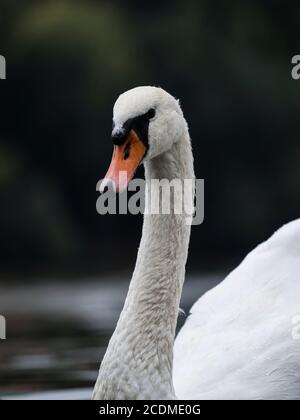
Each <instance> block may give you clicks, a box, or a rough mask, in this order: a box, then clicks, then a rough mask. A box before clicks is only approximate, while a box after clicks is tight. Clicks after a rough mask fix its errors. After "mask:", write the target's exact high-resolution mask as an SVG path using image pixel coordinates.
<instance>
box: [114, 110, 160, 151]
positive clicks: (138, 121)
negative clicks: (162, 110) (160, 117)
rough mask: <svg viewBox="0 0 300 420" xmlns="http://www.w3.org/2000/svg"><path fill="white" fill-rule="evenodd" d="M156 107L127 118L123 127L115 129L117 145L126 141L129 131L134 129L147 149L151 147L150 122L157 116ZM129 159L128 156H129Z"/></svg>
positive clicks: (115, 142)
mask: <svg viewBox="0 0 300 420" xmlns="http://www.w3.org/2000/svg"><path fill="white" fill-rule="evenodd" d="M155 113H156V112H155V109H154V108H151V109H150V110H149V111H148V112H146V114H143V115H139V116H137V117H135V118H131V119H129V120H127V121H126V122H125V123H124V124H123V127H122V129H120V130H118V131H117V132H115V130H113V135H112V140H113V143H114V144H115V145H116V146H120V145H122V144H124V143H125V141H126V139H127V136H128V133H129V132H130V130H134V131H135V132H136V134H137V135H138V137H139V139H140V140H141V141H142V142H143V143H144V145H145V146H146V149H147V150H148V148H149V124H150V120H151V119H153V118H154V117H155ZM127 159H128V157H127Z"/></svg>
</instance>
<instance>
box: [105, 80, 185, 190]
mask: <svg viewBox="0 0 300 420" xmlns="http://www.w3.org/2000/svg"><path fill="white" fill-rule="evenodd" d="M185 129H186V122H185V119H184V117H183V113H182V110H181V108H180V105H179V102H178V101H177V100H176V99H175V98H174V97H173V96H171V95H170V94H169V93H167V92H166V91H164V90H163V89H161V88H156V87H151V86H144V87H138V88H135V89H131V90H129V91H127V92H125V93H123V94H122V95H121V96H119V98H118V99H117V101H116V103H115V105H114V111H113V130H112V141H113V144H114V153H113V158H112V162H111V165H110V168H109V170H108V172H107V174H106V177H105V179H104V181H103V182H102V185H101V190H104V188H105V187H106V186H107V185H108V184H111V183H112V184H113V186H114V188H115V190H116V191H118V192H122V191H123V190H124V189H126V188H127V186H128V183H129V182H130V181H131V179H132V177H133V176H134V173H135V171H136V169H137V167H138V166H139V165H140V164H141V163H142V162H146V161H149V160H151V159H153V158H155V157H157V156H159V155H161V154H163V153H165V152H167V151H168V150H170V149H171V148H172V146H173V145H174V143H176V142H178V141H180V139H181V138H182V134H183V132H184V130H185ZM121 172H122V176H121V177H120V173H121ZM124 175H125V176H124Z"/></svg>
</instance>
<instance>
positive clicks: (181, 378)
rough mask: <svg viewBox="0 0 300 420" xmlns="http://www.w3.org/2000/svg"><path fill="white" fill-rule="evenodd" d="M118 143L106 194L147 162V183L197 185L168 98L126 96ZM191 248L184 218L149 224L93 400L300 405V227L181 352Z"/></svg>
mask: <svg viewBox="0 0 300 420" xmlns="http://www.w3.org/2000/svg"><path fill="white" fill-rule="evenodd" d="M112 138H113V141H114V143H115V152H114V156H113V160H112V164H111V166H110V169H109V171H108V174H107V176H106V181H105V182H104V184H103V185H107V181H109V180H113V181H115V182H116V184H117V189H118V190H122V189H124V188H126V184H122V183H121V184H122V185H121V184H120V183H118V179H117V176H118V172H119V170H120V169H121V168H122V170H125V171H127V173H128V177H129V179H130V178H131V177H132V176H133V174H134V171H135V169H136V167H137V166H138V164H139V163H140V162H141V161H142V160H143V163H144V166H145V176H146V179H148V180H149V179H154V178H158V179H162V178H167V179H174V178H180V179H191V178H193V177H194V169H193V156H192V149H191V143H190V137H189V132H188V126H187V123H186V121H185V119H184V116H183V113H182V111H181V108H180V105H179V103H178V102H177V101H176V100H175V99H174V98H173V97H172V96H171V95H169V94H168V93H166V92H165V91H163V90H162V89H159V88H153V87H140V88H135V89H133V90H130V91H129V92H126V93H124V94H123V95H121V96H120V97H119V99H118V100H117V102H116V104H115V107H114V128H113V133H112ZM128 143H130V146H129V145H128ZM126 145H127V146H126ZM126 147H127V152H128V149H129V159H124V151H125V149H126ZM127 157H128V156H127ZM147 194H149V191H148V193H147ZM149 199H150V198H149V197H148V195H147V197H146V202H147V200H149ZM192 200H193V197H191V201H192ZM189 238H190V226H188V225H187V224H186V222H185V218H184V217H183V216H178V215H177V214H176V215H175V214H174V212H173V213H171V215H151V216H150V215H147V216H146V215H145V216H144V226H143V234H142V240H141V244H140V248H139V251H138V257H137V262H136V267H135V270H134V274H133V277H132V280H131V283H130V288H129V292H128V296H127V298H126V302H125V306H124V309H123V311H122V313H121V316H120V319H119V322H118V324H117V327H116V330H115V332H114V334H113V336H112V338H111V340H110V343H109V346H108V349H107V352H106V354H105V357H104V359H103V361H102V364H101V367H100V372H99V377H98V380H97V383H96V386H95V390H94V394H93V398H94V399H100V400H106V399H114V400H117V399H119V400H122V399H128V400H130V399H132V400H134V399H160V400H162V399H177V398H178V399H300V342H299V341H298V342H297V340H296V339H295V337H294V338H293V334H292V329H293V324H292V323H293V319H294V318H295V316H297V315H298V314H299V313H300V278H299V275H300V219H299V220H297V221H295V222H293V223H291V224H289V225H287V226H285V227H283V228H282V229H281V230H279V231H278V232H277V233H275V235H274V236H272V237H271V239H269V240H268V241H267V242H265V243H263V244H262V245H260V246H259V247H258V248H256V249H255V250H254V251H253V252H252V253H251V254H249V255H248V256H247V258H246V259H245V260H244V261H243V262H242V264H241V265H240V266H239V267H238V268H237V269H236V270H235V271H234V272H233V273H231V274H230V275H229V276H228V277H227V278H226V279H225V280H224V282H223V283H222V284H220V285H219V286H217V287H216V288H215V289H213V290H211V291H210V292H208V293H207V294H206V295H205V296H203V297H202V298H201V299H199V300H198V302H196V304H195V305H194V306H193V308H192V310H191V314H190V316H189V318H188V319H187V321H186V323H185V325H184V327H183V328H182V330H181V332H180V333H179V335H178V337H177V339H176V342H175V345H174V337H175V328H176V322H177V315H178V311H179V303H180V297H181V292H182V287H183V283H184V277H185V264H186V259H187V253H188V245H189ZM173 347H174V348H173Z"/></svg>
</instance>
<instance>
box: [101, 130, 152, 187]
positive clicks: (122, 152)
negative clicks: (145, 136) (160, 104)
mask: <svg viewBox="0 0 300 420" xmlns="http://www.w3.org/2000/svg"><path fill="white" fill-rule="evenodd" d="M145 153H146V146H145V145H144V143H143V142H142V141H141V140H140V139H139V137H138V135H137V134H136V132H135V131H134V130H131V131H130V132H129V134H128V137H127V139H126V141H125V143H124V144H122V145H121V146H115V147H114V152H113V157H112V161H111V164H110V167H109V169H108V172H107V174H106V175H105V178H104V180H103V181H102V184H101V187H100V190H101V191H102V192H103V191H104V189H105V187H108V186H109V185H111V184H112V185H113V188H114V191H115V192H123V191H124V190H126V188H127V187H128V184H129V182H130V181H131V180H132V178H133V176H134V174H135V172H136V170H137V168H138V166H139V164H140V163H141V161H142V159H143V157H144V156H145Z"/></svg>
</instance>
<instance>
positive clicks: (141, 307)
mask: <svg viewBox="0 0 300 420" xmlns="http://www.w3.org/2000/svg"><path fill="white" fill-rule="evenodd" d="M145 175H146V180H147V181H149V180H153V179H169V180H173V179H180V180H184V179H190V180H191V179H194V170H193V156H192V151H191V144H190V138H189V134H188V130H187V129H186V132H185V135H184V138H183V139H182V140H181V141H179V142H178V143H176V144H175V145H174V146H173V148H172V149H171V150H170V151H168V152H166V153H164V154H162V155H160V156H159V157H157V158H155V159H152V160H151V161H149V162H147V163H146V164H145ZM147 194H148V196H146V207H147V202H148V204H149V200H150V194H151V192H150V190H148V193H147ZM192 202H193V194H191V196H190V204H191V205H192ZM189 239H190V225H188V224H187V221H186V216H185V215H184V214H183V215H177V214H174V206H173V205H171V214H169V215H163V214H160V215H145V216H144V226H143V235H142V240H141V244H140V248H139V252H138V257H137V262H136V267H135V271H134V274H133V277H132V280H131V283H130V288H129V292H128V295H127V298H126V302H125V305H124V308H123V311H122V313H121V316H120V319H119V322H118V325H117V327H116V330H115V332H114V334H113V336H112V338H111V341H110V343H109V346H108V349H107V352H106V355H105V357H104V359H103V361H102V365H101V368H100V372H99V377H98V381H97V384H96V387H95V390H94V399H101V400H106V399H113V400H116V399H117V400H118V399H119V400H122V399H127V400H129V399H132V400H135V399H175V398H176V397H175V393H174V388H173V381H172V367H173V345H174V338H175V330H176V324H177V317H178V311H179V303H180V298H181V293H182V287H183V283H184V278H185V265H186V260H187V252H188V246H189Z"/></svg>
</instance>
